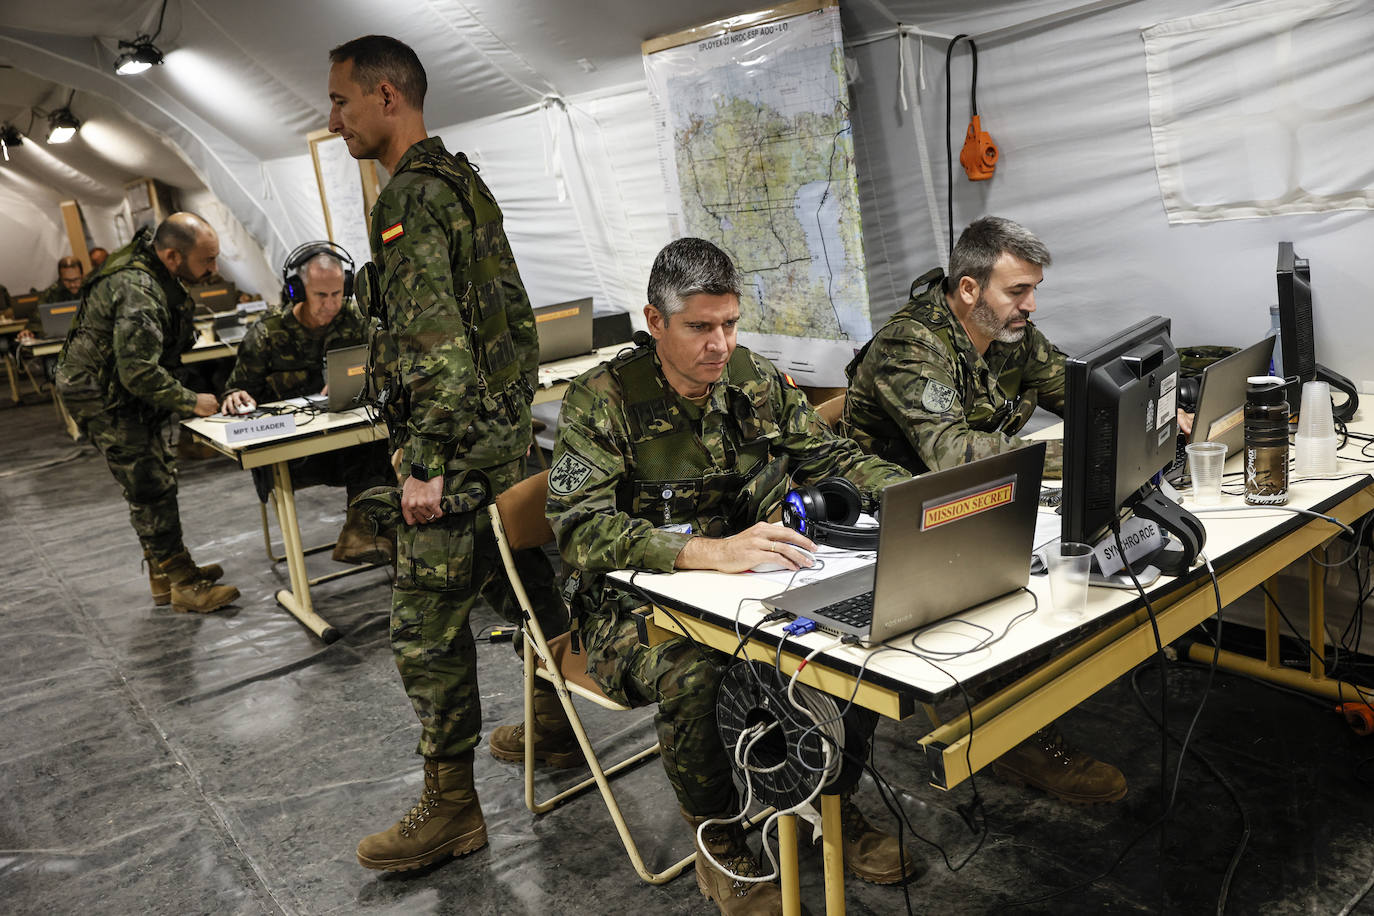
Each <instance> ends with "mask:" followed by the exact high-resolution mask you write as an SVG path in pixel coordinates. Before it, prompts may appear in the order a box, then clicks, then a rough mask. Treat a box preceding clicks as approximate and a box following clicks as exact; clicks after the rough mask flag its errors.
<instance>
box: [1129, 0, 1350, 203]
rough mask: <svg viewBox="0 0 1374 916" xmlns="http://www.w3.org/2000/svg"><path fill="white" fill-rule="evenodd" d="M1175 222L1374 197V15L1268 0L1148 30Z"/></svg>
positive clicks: (1335, 2)
mask: <svg viewBox="0 0 1374 916" xmlns="http://www.w3.org/2000/svg"><path fill="white" fill-rule="evenodd" d="M1143 34H1144V39H1145V55H1146V66H1147V70H1146V73H1147V75H1148V77H1149V85H1150V125H1151V128H1152V133H1153V137H1154V152H1155V163H1156V167H1157V168H1158V170H1159V187H1160V191H1161V193H1162V194H1163V195H1164V206H1165V209H1166V210H1167V211H1168V213H1169V221H1170V222H1173V223H1184V222H1199V221H1202V220H1213V219H1253V218H1256V217H1261V216H1271V215H1274V214H1278V213H1318V212H1322V211H1326V210H1342V209H1344V210H1368V209H1371V208H1374V159H1371V158H1370V157H1369V155H1368V151H1369V149H1370V148H1371V147H1374V98H1371V97H1370V95H1369V91H1370V87H1371V86H1374V57H1371V56H1370V55H1369V53H1368V49H1369V47H1370V45H1371V44H1374V17H1371V16H1369V15H1368V4H1367V3H1365V2H1363V0H1328V2H1323V3H1314V2H1312V0H1265V2H1261V3H1250V4H1246V5H1245V6H1240V7H1235V8H1232V9H1226V10H1219V11H1217V12H1213V13H1206V14H1204V15H1201V16H1190V17H1187V18H1184V19H1174V20H1171V21H1169V22H1163V23H1160V24H1159V25H1155V26H1151V27H1150V28H1148V29H1145V30H1144V33H1143Z"/></svg>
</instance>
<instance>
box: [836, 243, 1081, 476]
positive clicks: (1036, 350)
mask: <svg viewBox="0 0 1374 916" xmlns="http://www.w3.org/2000/svg"><path fill="white" fill-rule="evenodd" d="M943 280H944V273H943V272H942V271H940V270H939V269H936V270H932V271H931V272H929V273H927V274H925V275H924V276H922V277H920V278H919V279H917V280H916V282H914V283H912V284H911V300H910V301H909V302H908V303H907V304H906V305H905V306H904V307H903V308H901V309H900V310H899V311H898V312H897V313H896V314H895V315H893V316H892V317H891V318H890V319H888V322H887V324H885V325H883V327H882V328H881V329H880V330H879V331H878V333H877V334H876V335H874V337H873V339H872V340H871V341H869V342H868V343H867V344H865V345H864V347H863V349H862V350H860V351H859V352H858V354H857V355H856V356H855V357H854V360H853V361H852V362H851V363H850V364H849V366H848V367H847V368H846V369H845V372H846V374H847V375H848V376H849V393H848V396H847V397H846V399H845V405H844V414H843V416H842V417H841V418H840V424H839V429H840V432H841V433H842V434H843V435H846V436H851V437H853V439H854V441H855V442H858V443H859V445H861V446H863V448H864V449H865V450H866V451H869V452H872V453H873V454H875V455H879V456H881V457H883V458H886V459H887V460H889V461H894V462H896V463H897V464H900V465H902V467H904V468H907V469H908V470H910V471H911V472H912V473H913V474H920V473H923V472H925V471H942V470H945V469H947V468H952V467H956V466H958V465H961V464H964V463H965V462H969V461H974V460H976V459H978V458H986V457H988V456H989V455H996V454H999V453H1001V452H1005V451H1008V450H1011V449H1014V448H1019V447H1021V446H1022V445H1024V444H1025V443H1024V441H1023V440H1021V439H1018V438H1017V437H1016V435H1015V434H1016V432H1017V431H1018V430H1020V429H1021V427H1023V426H1025V425H1026V421H1027V420H1029V419H1030V416H1031V414H1032V413H1034V411H1035V408H1036V407H1037V406H1039V407H1043V408H1045V409H1046V410H1048V411H1050V412H1052V413H1055V414H1058V415H1060V416H1063V413H1064V354H1063V353H1062V352H1060V350H1059V349H1058V348H1057V347H1055V346H1054V344H1052V343H1050V342H1049V341H1048V340H1046V339H1045V335H1044V334H1041V333H1040V330H1039V329H1038V328H1036V326H1035V325H1034V324H1033V323H1031V322H1029V321H1028V322H1026V333H1025V335H1024V336H1023V337H1022V338H1021V340H1020V341H1018V342H1016V343H1002V342H1000V341H996V340H994V341H993V342H992V344H991V345H990V346H989V347H988V349H987V352H986V353H983V354H981V355H980V354H979V353H978V351H977V349H975V348H974V346H973V342H972V341H970V340H969V337H968V334H967V332H965V331H964V327H963V325H961V324H960V323H959V319H958V318H956V317H955V316H954V314H953V313H952V312H951V311H950V310H949V305H948V304H947V303H946V302H945V294H944V289H943V282H942V281H943ZM922 286H924V287H925V288H924V289H921V288H920V287H922ZM1062 464H1063V447H1062V445H1058V446H1057V447H1056V448H1053V449H1051V451H1050V453H1049V454H1048V455H1047V457H1046V460H1045V470H1046V472H1047V473H1054V472H1057V471H1059V470H1060V469H1061V468H1062Z"/></svg>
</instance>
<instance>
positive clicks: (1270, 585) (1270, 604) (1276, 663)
mask: <svg viewBox="0 0 1374 916" xmlns="http://www.w3.org/2000/svg"><path fill="white" fill-rule="evenodd" d="M1264 587H1265V593H1264V662H1265V664H1266V665H1267V666H1268V667H1270V668H1279V667H1282V666H1283V659H1282V658H1280V657H1279V608H1278V605H1276V604H1274V599H1273V598H1272V597H1270V596H1271V595H1277V594H1278V593H1279V577H1278V576H1277V575H1273V576H1270V577H1269V578H1268V579H1267V580H1265V583H1264Z"/></svg>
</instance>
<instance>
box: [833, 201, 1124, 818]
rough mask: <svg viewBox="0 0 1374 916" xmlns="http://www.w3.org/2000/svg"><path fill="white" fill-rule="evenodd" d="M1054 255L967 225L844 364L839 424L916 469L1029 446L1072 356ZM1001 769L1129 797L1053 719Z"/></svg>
mask: <svg viewBox="0 0 1374 916" xmlns="http://www.w3.org/2000/svg"><path fill="white" fill-rule="evenodd" d="M1049 263H1050V253H1049V250H1048V249H1047V248H1046V247H1045V244H1044V243H1043V242H1041V241H1040V239H1038V238H1036V236H1035V235H1033V234H1032V233H1031V232H1030V231H1029V230H1027V229H1026V228H1024V227H1022V226H1020V225H1018V224H1017V223H1014V222H1012V221H1011V220H1009V219H1002V218H1001V217H996V216H985V217H983V218H982V219H978V220H975V221H974V222H972V223H971V224H969V227H968V228H967V229H965V230H964V232H963V234H962V235H960V236H959V241H958V243H957V244H956V245H955V246H954V251H953V252H952V253H951V254H950V258H949V266H950V278H949V279H946V278H945V276H944V273H943V272H942V271H941V270H940V269H939V268H938V267H937V268H935V269H934V270H932V271H930V272H928V273H926V274H925V275H923V276H922V277H920V278H919V279H917V280H916V282H915V283H913V284H912V285H911V300H910V301H909V302H908V303H907V304H906V306H904V307H903V308H901V309H899V310H898V311H897V313H896V314H894V315H893V316H892V317H891V318H890V319H888V322H887V324H885V325H883V327H882V328H880V329H879V330H878V333H877V334H875V335H874V337H873V339H872V340H871V341H869V342H868V343H867V344H865V345H864V347H863V349H861V350H860V351H859V353H858V355H857V356H855V357H854V360H853V361H852V362H851V363H850V364H849V366H848V367H847V369H846V370H845V371H846V373H847V374H848V376H849V392H848V395H847V396H846V398H845V405H844V413H843V415H842V416H841V418H840V423H839V429H840V432H841V433H842V434H843V435H846V436H850V437H852V438H853V439H854V441H856V442H858V443H859V444H860V445H861V446H863V447H864V448H865V449H867V450H868V451H870V452H872V453H873V454H875V455H879V456H881V457H883V458H886V459H887V460H889V461H894V462H896V463H898V464H900V465H902V466H903V467H905V468H907V469H908V470H910V471H911V472H912V473H913V474H919V473H922V472H925V471H940V470H944V469H946V468H950V467H954V466H956V465H959V464H963V463H964V462H968V461H974V460H976V459H978V458H985V457H987V456H989V455H996V454H1000V453H1002V452H1005V451H1008V450H1010V449H1014V448H1020V447H1021V446H1022V445H1024V444H1025V440H1023V439H1020V438H1017V436H1016V433H1017V432H1018V431H1019V430H1020V429H1021V428H1022V427H1023V426H1025V425H1026V421H1027V420H1029V419H1030V416H1031V413H1032V412H1033V411H1034V410H1035V408H1036V407H1037V406H1040V407H1043V408H1045V409H1046V410H1049V411H1052V412H1053V413H1056V414H1060V415H1062V414H1063V412H1064V385H1065V382H1064V354H1063V353H1062V352H1061V351H1060V350H1059V349H1058V348H1057V347H1055V346H1054V344H1052V343H1050V342H1049V341H1048V340H1047V339H1046V338H1045V335H1044V334H1041V333H1040V331H1039V329H1037V328H1036V327H1035V325H1034V324H1033V323H1031V321H1030V316H1031V314H1032V313H1033V312H1034V311H1035V288H1036V287H1037V286H1039V285H1040V281H1041V280H1042V279H1043V278H1044V267H1045V266H1047V265H1048V264H1049ZM1050 445H1051V450H1050V451H1049V452H1048V453H1047V456H1046V459H1045V471H1046V474H1047V476H1048V475H1050V474H1053V473H1055V472H1059V471H1061V470H1062V467H1063V443H1062V442H1053V443H1050ZM1006 683H1009V682H998V683H996V684H993V685H990V686H988V687H985V688H983V690H981V691H975V695H977V696H986V695H989V694H991V693H992V692H995V691H996V690H997V689H1000V688H1001V687H1004V686H1006ZM992 767H993V770H994V771H995V772H996V773H997V774H998V775H999V776H1001V777H1003V778H1004V779H1007V780H1008V781H1011V782H1016V783H1020V784H1029V785H1032V786H1035V787H1036V788H1039V789H1041V790H1043V791H1045V792H1048V793H1050V794H1051V795H1054V796H1056V797H1058V798H1060V799H1062V800H1064V801H1067V802H1073V803H1077V804H1088V803H1093V802H1113V801H1117V800H1118V799H1120V798H1122V797H1123V796H1125V794H1126V777H1125V776H1123V775H1122V774H1121V771H1120V770H1118V769H1117V768H1116V767H1114V766H1112V765H1111V764H1108V763H1102V762H1100V761H1097V760H1094V759H1093V758H1092V757H1089V756H1088V755H1087V754H1084V753H1082V752H1080V751H1077V750H1073V749H1071V748H1070V747H1069V746H1068V745H1066V744H1065V743H1064V738H1063V736H1062V735H1061V734H1060V733H1059V730H1058V728H1057V727H1056V726H1054V725H1049V726H1047V727H1046V728H1044V729H1041V730H1040V731H1039V732H1037V733H1036V734H1034V735H1032V736H1031V737H1030V738H1028V739H1026V740H1025V741H1023V742H1022V743H1021V744H1019V745H1017V746H1016V747H1014V748H1012V749H1011V750H1010V751H1008V752H1007V753H1005V754H1003V755H1002V756H1001V757H1000V758H998V759H997V760H996V761H995V762H994V763H993V765H992Z"/></svg>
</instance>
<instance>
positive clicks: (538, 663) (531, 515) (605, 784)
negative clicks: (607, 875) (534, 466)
mask: <svg viewBox="0 0 1374 916" xmlns="http://www.w3.org/2000/svg"><path fill="white" fill-rule="evenodd" d="M548 489H549V472H548V471H544V472H543V473H540V474H537V475H535V476H534V477H529V478H526V479H525V480H523V481H521V482H520V483H518V484H516V485H515V486H513V487H511V488H510V489H509V490H507V491H506V492H504V493H502V494H501V495H500V496H498V497H496V501H495V502H494V503H493V504H492V505H490V506H488V507H487V511H488V512H489V513H490V514H491V527H492V531H493V532H494V533H495V535H496V544H497V546H498V547H499V548H500V550H501V560H502V562H503V563H504V565H505V567H506V577H507V578H508V579H509V580H510V585H511V590H512V591H513V592H514V593H515V597H516V600H517V601H519V603H520V610H521V612H522V613H523V615H524V624H523V629H524V631H525V640H524V642H525V657H524V669H525V670H524V687H525V805H526V807H528V808H529V809H530V811H532V812H534V813H535V814H543V813H544V812H546V811H550V810H552V809H553V808H555V807H557V806H558V805H559V804H561V803H563V802H564V801H566V800H568V799H570V798H572V797H573V796H574V795H578V794H580V793H581V792H583V791H584V790H586V789H589V788H591V787H592V786H596V787H597V788H598V789H600V790H601V797H602V800H604V801H605V803H606V808H607V810H608V811H609V812H610V814H611V820H612V821H614V822H615V828H616V830H617V831H619V832H620V840H621V842H622V843H624V844H625V852H626V853H628V854H629V856H630V863H631V864H632V865H633V866H634V869H635V871H636V872H637V873H638V874H639V876H640V877H641V878H643V879H644V880H645V881H647V882H649V883H650V884H664V883H666V882H668V881H671V880H672V879H673V878H676V877H677V876H678V875H679V874H681V873H682V870H683V869H684V868H686V867H687V866H688V865H691V864H692V863H693V862H694V861H695V860H696V852H695V846H694V847H693V848H694V851H693V853H692V854H691V855H690V856H687V857H686V858H685V859H682V860H680V861H678V862H675V863H674V864H672V865H670V866H669V867H668V868H666V869H664V870H663V871H660V872H652V871H650V870H649V869H648V868H647V867H646V866H645V864H644V858H643V856H641V855H640V853H639V847H638V845H637V844H636V843H635V841H634V838H633V837H632V836H631V835H630V830H629V828H628V827H627V826H626V825H625V817H624V815H623V814H621V811H620V805H619V803H617V802H616V799H615V793H613V792H612V791H611V784H610V782H609V780H608V778H607V777H609V776H613V775H615V774H616V773H619V772H620V771H622V770H625V769H627V768H629V767H632V766H635V765H636V764H638V763H640V762H642V761H644V760H646V759H648V758H649V757H652V756H654V755H656V754H657V753H658V750H659V746H658V744H657V742H655V744H654V745H653V747H650V748H647V749H645V750H642V751H639V752H638V753H636V754H633V755H631V756H630V757H627V758H625V759H624V760H622V761H620V762H619V763H616V764H615V765H613V766H610V767H606V768H603V767H602V766H601V762H600V761H599V760H598V759H597V756H596V752H595V750H593V748H592V745H591V742H590V741H589V740H588V739H587V732H586V730H585V729H584V728H583V727H582V719H581V717H580V716H579V715H578V714H577V709H576V708H575V707H574V706H573V701H572V698H573V695H576V696H579V697H582V698H583V699H586V700H590V701H591V702H593V703H595V704H597V705H598V706H602V707H605V708H606V709H615V710H621V711H625V712H628V711H629V709H630V707H628V706H624V705H622V704H620V703H617V702H616V701H615V700H612V699H611V698H610V697H608V696H606V694H605V693H603V692H602V691H601V688H600V687H598V686H597V685H596V682H595V681H593V680H592V679H591V678H590V677H589V676H588V675H587V673H586V670H585V665H586V662H585V659H586V656H583V655H575V654H573V652H572V651H571V643H570V636H569V634H567V633H564V634H563V635H561V636H557V637H555V638H554V639H553V641H552V642H550V641H549V640H547V639H545V637H544V631H543V629H542V628H541V627H540V626H539V621H538V620H536V619H535V616H534V612H533V611H532V610H531V608H530V599H529V595H527V594H526V593H525V586H524V583H523V582H521V580H520V574H519V572H517V571H516V568H515V558H514V554H513V551H516V550H524V549H526V548H530V547H542V546H543V545H544V544H547V543H549V542H550V541H552V540H553V528H552V527H550V525H549V521H548V518H547V517H546V516H545V515H544V504H545V501H546V500H547V498H548ZM536 677H539V678H543V679H544V680H546V681H548V682H549V683H550V684H552V685H553V688H554V690H555V691H556V692H557V694H558V700H559V702H560V703H562V704H563V709H564V711H565V712H566V713H567V715H568V722H570V723H571V724H572V728H573V734H575V735H576V736H577V743H578V746H579V747H581V748H582V756H583V757H585V758H586V760H587V766H588V767H589V768H590V769H591V771H592V775H591V777H589V778H588V779H584V780H583V781H582V782H579V783H578V784H577V785H575V786H572V787H570V788H567V789H564V790H563V791H562V792H559V793H558V794H556V795H554V796H553V797H552V798H549V799H547V800H546V801H542V802H541V801H538V800H537V799H536V798H535V792H534V766H535V763H534V679H535V678H536Z"/></svg>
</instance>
